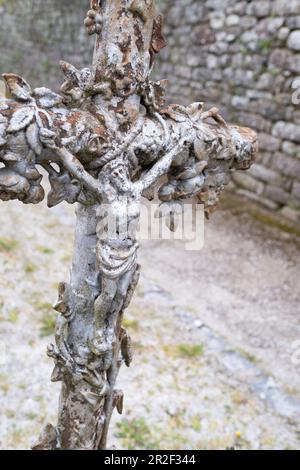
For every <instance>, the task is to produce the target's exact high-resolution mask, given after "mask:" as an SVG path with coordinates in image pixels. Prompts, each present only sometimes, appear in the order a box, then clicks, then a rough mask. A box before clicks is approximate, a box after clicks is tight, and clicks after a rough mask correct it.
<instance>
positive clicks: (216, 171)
mask: <svg viewBox="0 0 300 470" xmlns="http://www.w3.org/2000/svg"><path fill="white" fill-rule="evenodd" d="M85 26H86V29H87V32H88V34H90V35H95V36H96V44H95V51H94V57H93V63H92V67H91V68H90V69H87V68H86V69H83V70H77V69H76V68H75V67H73V66H72V65H71V64H68V63H66V62H61V64H60V65H61V69H62V72H63V74H64V76H65V81H64V83H63V85H62V87H61V94H56V93H54V92H52V91H51V90H49V89H47V88H43V87H42V88H36V89H32V88H31V87H30V85H29V84H28V83H27V82H26V81H25V80H24V79H23V78H21V77H20V76H18V75H14V74H9V73H7V74H4V75H3V78H4V80H5V82H6V85H7V97H6V99H1V101H0V162H1V163H0V199H1V200H2V201H8V200H11V199H18V200H19V201H21V202H23V203H24V204H37V203H39V202H41V201H42V200H43V199H44V196H45V192H44V189H43V187H42V185H41V180H42V175H41V173H40V172H39V168H40V167H43V168H44V170H46V172H47V173H48V175H49V181H50V185H51V191H50V193H49V194H48V206H49V207H53V206H55V205H57V204H59V203H61V202H62V201H67V202H68V203H70V204H73V203H77V208H76V214H77V223H76V237H75V238H76V239H75V250H74V259H73V264H72V273H71V280H70V283H69V284H66V283H62V284H60V287H59V298H58V301H57V304H56V305H55V307H54V308H55V309H56V310H57V311H58V312H59V316H58V318H57V322H56V330H55V345H50V346H49V347H48V355H49V356H51V357H52V358H53V359H54V362H55V367H54V371H53V373H52V381H61V382H62V390H61V397H60V405H59V414H58V423H57V425H56V426H52V425H50V424H49V425H47V426H46V427H45V429H44V430H43V431H42V434H41V436H40V439H39V442H38V443H37V444H36V446H35V447H34V448H35V449H93V450H95V449H106V447H107V435H108V428H109V424H110V419H111V416H112V413H113V410H114V408H116V409H117V411H118V412H119V413H122V408H123V393H122V392H121V391H120V390H118V389H116V388H115V385H116V379H117V375H118V371H119V368H120V366H121V365H122V364H123V363H125V364H126V365H127V366H129V365H130V363H131V360H132V353H131V345H130V343H131V341H130V337H129V335H128V333H127V331H126V330H125V329H124V328H123V327H122V318H123V314H124V311H125V309H126V308H127V307H128V305H129V303H130V301H131V297H132V295H133V293H134V290H135V287H136V285H137V283H138V279H139V272H140V267H139V265H138V264H137V250H138V245H137V241H136V237H135V231H136V228H137V225H138V221H139V203H140V201H141V198H142V196H144V197H146V198H151V196H150V193H151V191H149V189H152V188H153V187H154V186H155V185H156V184H160V187H159V190H158V196H159V199H160V200H161V202H162V203H163V204H165V207H167V209H168V210H169V213H170V214H172V208H173V209H174V204H176V203H178V202H179V203H180V202H183V201H184V200H185V199H187V198H191V197H193V196H195V197H197V198H198V200H199V203H202V204H204V205H205V210H206V212H207V214H209V213H210V212H211V211H212V210H213V209H214V207H215V206H216V204H217V202H218V197H219V195H220V193H221V192H222V190H223V189H224V186H225V185H226V184H227V183H228V182H229V180H230V174H231V173H232V172H233V171H234V170H245V169H248V168H249V167H250V165H251V164H252V163H253V161H254V159H255V155H256V153H257V138H256V134H255V133H254V132H253V131H251V130H250V129H247V128H241V127H237V126H233V125H229V124H227V123H226V122H225V121H224V119H223V118H222V117H221V116H220V114H219V111H218V109H216V108H213V109H211V110H209V111H204V109H203V104H202V103H193V104H191V105H189V106H187V107H183V106H179V105H168V106H166V104H165V100H164V96H165V88H166V86H167V82H166V81H165V80H163V81H159V82H153V81H151V78H150V74H151V70H152V67H153V63H154V59H155V55H156V54H157V53H159V51H160V50H161V49H162V48H163V47H165V45H166V44H165V39H164V37H163V34H162V17H161V16H160V15H159V14H158V13H157V10H156V7H155V2H154V1H153V0H102V1H99V0H92V1H91V6H90V10H89V11H88V13H87V18H86V20H85ZM162 176H165V177H167V178H164V179H163V182H161V181H162V180H161V177H162ZM166 181H167V182H166ZM160 182H161V183H160ZM124 200H125V201H126V203H125V204H124ZM131 205H133V207H134V210H133V211H131V218H130V221H131V223H130V230H128V231H127V233H125V235H124V236H123V237H121V238H114V237H113V236H111V235H110V234H109V233H107V234H106V237H103V231H104V233H106V232H105V227H103V220H104V218H103V210H102V208H103V207H106V208H107V207H108V208H109V209H108V211H110V212H111V213H112V214H113V215H117V216H118V217H120V218H121V219H122V217H123V215H124V213H125V212H126V211H127V210H128V207H131ZM164 212H166V211H165V210H164ZM99 230H100V232H101V233H102V236H101V237H100V236H99Z"/></svg>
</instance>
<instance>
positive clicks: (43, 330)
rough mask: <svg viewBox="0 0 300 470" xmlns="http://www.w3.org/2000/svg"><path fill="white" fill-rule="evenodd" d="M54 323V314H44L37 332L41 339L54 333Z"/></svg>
mask: <svg viewBox="0 0 300 470" xmlns="http://www.w3.org/2000/svg"><path fill="white" fill-rule="evenodd" d="M55 321H56V314H55V313H54V312H47V313H45V315H44V316H43V318H42V319H41V322H40V323H41V326H40V329H39V332H40V337H41V338H46V337H47V336H51V335H52V334H53V333H54V328H55Z"/></svg>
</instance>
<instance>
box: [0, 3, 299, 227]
mask: <svg viewBox="0 0 300 470" xmlns="http://www.w3.org/2000/svg"><path fill="white" fill-rule="evenodd" d="M85 4H86V6H87V8H88V5H89V0H64V1H61V0H47V1H45V0H0V17H1V26H0V72H4V71H6V72H7V71H14V72H15V73H19V74H21V75H23V76H24V77H25V78H27V79H28V80H29V81H30V82H31V83H32V84H33V85H35V86H37V85H48V86H51V87H53V88H54V89H58V87H59V84H60V83H61V82H62V76H61V74H60V71H59V67H58V62H59V60H60V59H65V60H67V61H70V62H71V63H73V64H74V65H77V66H85V65H87V64H89V62H90V56H91V52H92V44H93V41H91V40H89V39H88V38H87V37H86V35H85V31H84V28H83V26H82V23H83V19H84V16H85V7H84V5H85ZM158 4H159V6H160V8H161V10H163V12H164V13H165V22H166V26H165V32H166V37H167V40H168V45H169V47H168V48H167V49H165V50H164V51H163V53H162V54H161V58H160V63H159V64H158V66H157V68H156V75H157V76H158V77H160V78H169V79H170V88H169V97H170V99H171V100H172V101H174V102H175V101H176V102H179V103H187V102H192V101H205V102H206V103H207V105H206V106H207V107H208V106H212V105H214V106H215V105H217V106H219V107H220V109H221V111H222V113H223V115H224V116H225V117H226V118H227V119H228V120H231V121H235V122H237V123H241V124H245V125H249V126H251V127H253V128H254V129H256V130H257V131H258V132H259V139H260V148H261V152H260V156H259V160H258V163H257V164H256V165H255V166H254V167H253V168H252V169H251V170H250V172H248V173H247V174H243V175H242V174H239V175H236V176H235V177H234V182H235V184H236V187H237V188H238V191H239V192H241V193H242V194H245V195H247V196H249V197H251V198H254V199H256V200H258V201H260V202H262V203H263V204H264V205H266V206H268V207H270V208H271V209H274V210H276V211H281V212H283V213H284V214H285V215H287V216H289V217H290V218H292V219H294V220H299V217H300V215H299V214H300V211H299V209H300V146H299V144H300V105H298V106H297V105H293V104H292V93H293V90H292V87H291V85H292V82H293V80H294V79H295V77H297V76H300V0H255V1H251V0H250V1H249V0H243V1H238V0H158ZM299 97H300V94H299Z"/></svg>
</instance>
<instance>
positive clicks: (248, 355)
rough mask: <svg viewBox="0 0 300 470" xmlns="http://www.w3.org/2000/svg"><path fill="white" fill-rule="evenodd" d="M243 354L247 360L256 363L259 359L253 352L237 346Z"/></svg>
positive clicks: (238, 350)
mask: <svg viewBox="0 0 300 470" xmlns="http://www.w3.org/2000/svg"><path fill="white" fill-rule="evenodd" d="M236 351H237V352H238V353H239V354H240V355H241V356H243V357H244V358H245V359H247V361H249V362H252V363H253V364H255V363H256V362H257V359H256V357H255V356H253V354H251V353H249V352H248V351H245V349H242V348H237V350H236Z"/></svg>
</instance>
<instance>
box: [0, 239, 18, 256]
mask: <svg viewBox="0 0 300 470" xmlns="http://www.w3.org/2000/svg"><path fill="white" fill-rule="evenodd" d="M17 246H18V242H17V240H10V239H9V238H0V251H4V252H6V253H9V252H11V251H13V250H15V249H16V248H17Z"/></svg>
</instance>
